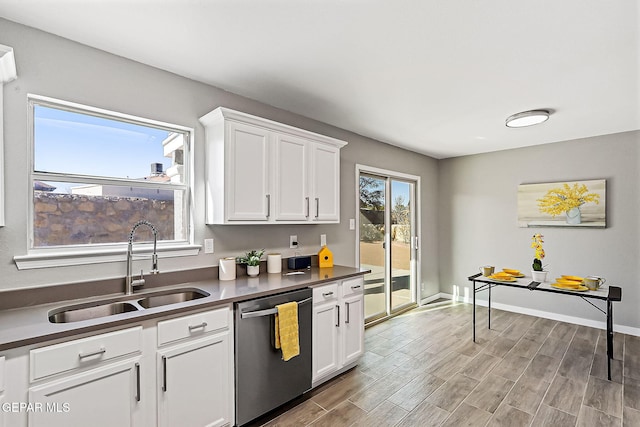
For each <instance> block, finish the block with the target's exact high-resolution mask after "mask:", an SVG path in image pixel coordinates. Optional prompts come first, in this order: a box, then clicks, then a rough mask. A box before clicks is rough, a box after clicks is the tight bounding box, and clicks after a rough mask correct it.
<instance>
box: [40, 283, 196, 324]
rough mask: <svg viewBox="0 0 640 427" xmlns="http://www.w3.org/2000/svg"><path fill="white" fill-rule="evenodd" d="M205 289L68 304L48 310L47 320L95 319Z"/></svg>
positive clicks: (187, 297)
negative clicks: (121, 299) (122, 299)
mask: <svg viewBox="0 0 640 427" xmlns="http://www.w3.org/2000/svg"><path fill="white" fill-rule="evenodd" d="M208 296H209V294H208V293H207V292H205V291H202V290H200V289H196V288H185V289H172V290H167V291H163V292H155V293H151V294H147V295H145V294H140V295H131V296H128V298H126V299H125V300H124V301H113V300H112V301H111V302H106V301H98V302H92V303H87V304H77V305H68V306H65V307H60V308H57V309H55V310H51V311H50V312H49V322H51V323H69V322H79V321H81V320H89V319H97V318H100V317H107V316H112V315H114V314H120V313H128V312H131V311H138V310H144V309H145V308H153V307H161V306H163V305H169V304H177V303H179V302H187V301H192V300H195V299H199V298H204V297H208Z"/></svg>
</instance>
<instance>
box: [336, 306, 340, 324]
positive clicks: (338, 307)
mask: <svg viewBox="0 0 640 427" xmlns="http://www.w3.org/2000/svg"><path fill="white" fill-rule="evenodd" d="M336 308H337V309H338V322H337V323H336V328H339V327H340V306H339V305H336Z"/></svg>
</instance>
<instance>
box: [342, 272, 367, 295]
mask: <svg viewBox="0 0 640 427" xmlns="http://www.w3.org/2000/svg"><path fill="white" fill-rule="evenodd" d="M363 292H364V279H363V278H362V277H356V278H355V279H346V280H343V281H342V296H343V297H346V296H349V295H353V294H361V293H363Z"/></svg>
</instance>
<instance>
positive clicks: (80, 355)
mask: <svg viewBox="0 0 640 427" xmlns="http://www.w3.org/2000/svg"><path fill="white" fill-rule="evenodd" d="M106 352H107V349H106V348H104V347H100V348H99V349H98V350H96V351H92V352H90V353H78V359H81V360H82V359H84V358H86V357H91V356H98V355H100V356H102V355H103V354H105V353H106Z"/></svg>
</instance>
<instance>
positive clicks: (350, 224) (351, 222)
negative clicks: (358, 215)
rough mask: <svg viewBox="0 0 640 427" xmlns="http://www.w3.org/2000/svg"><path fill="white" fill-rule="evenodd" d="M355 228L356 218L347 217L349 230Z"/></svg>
mask: <svg viewBox="0 0 640 427" xmlns="http://www.w3.org/2000/svg"><path fill="white" fill-rule="evenodd" d="M355 229H356V220H355V219H354V218H350V219H349V230H355Z"/></svg>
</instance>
